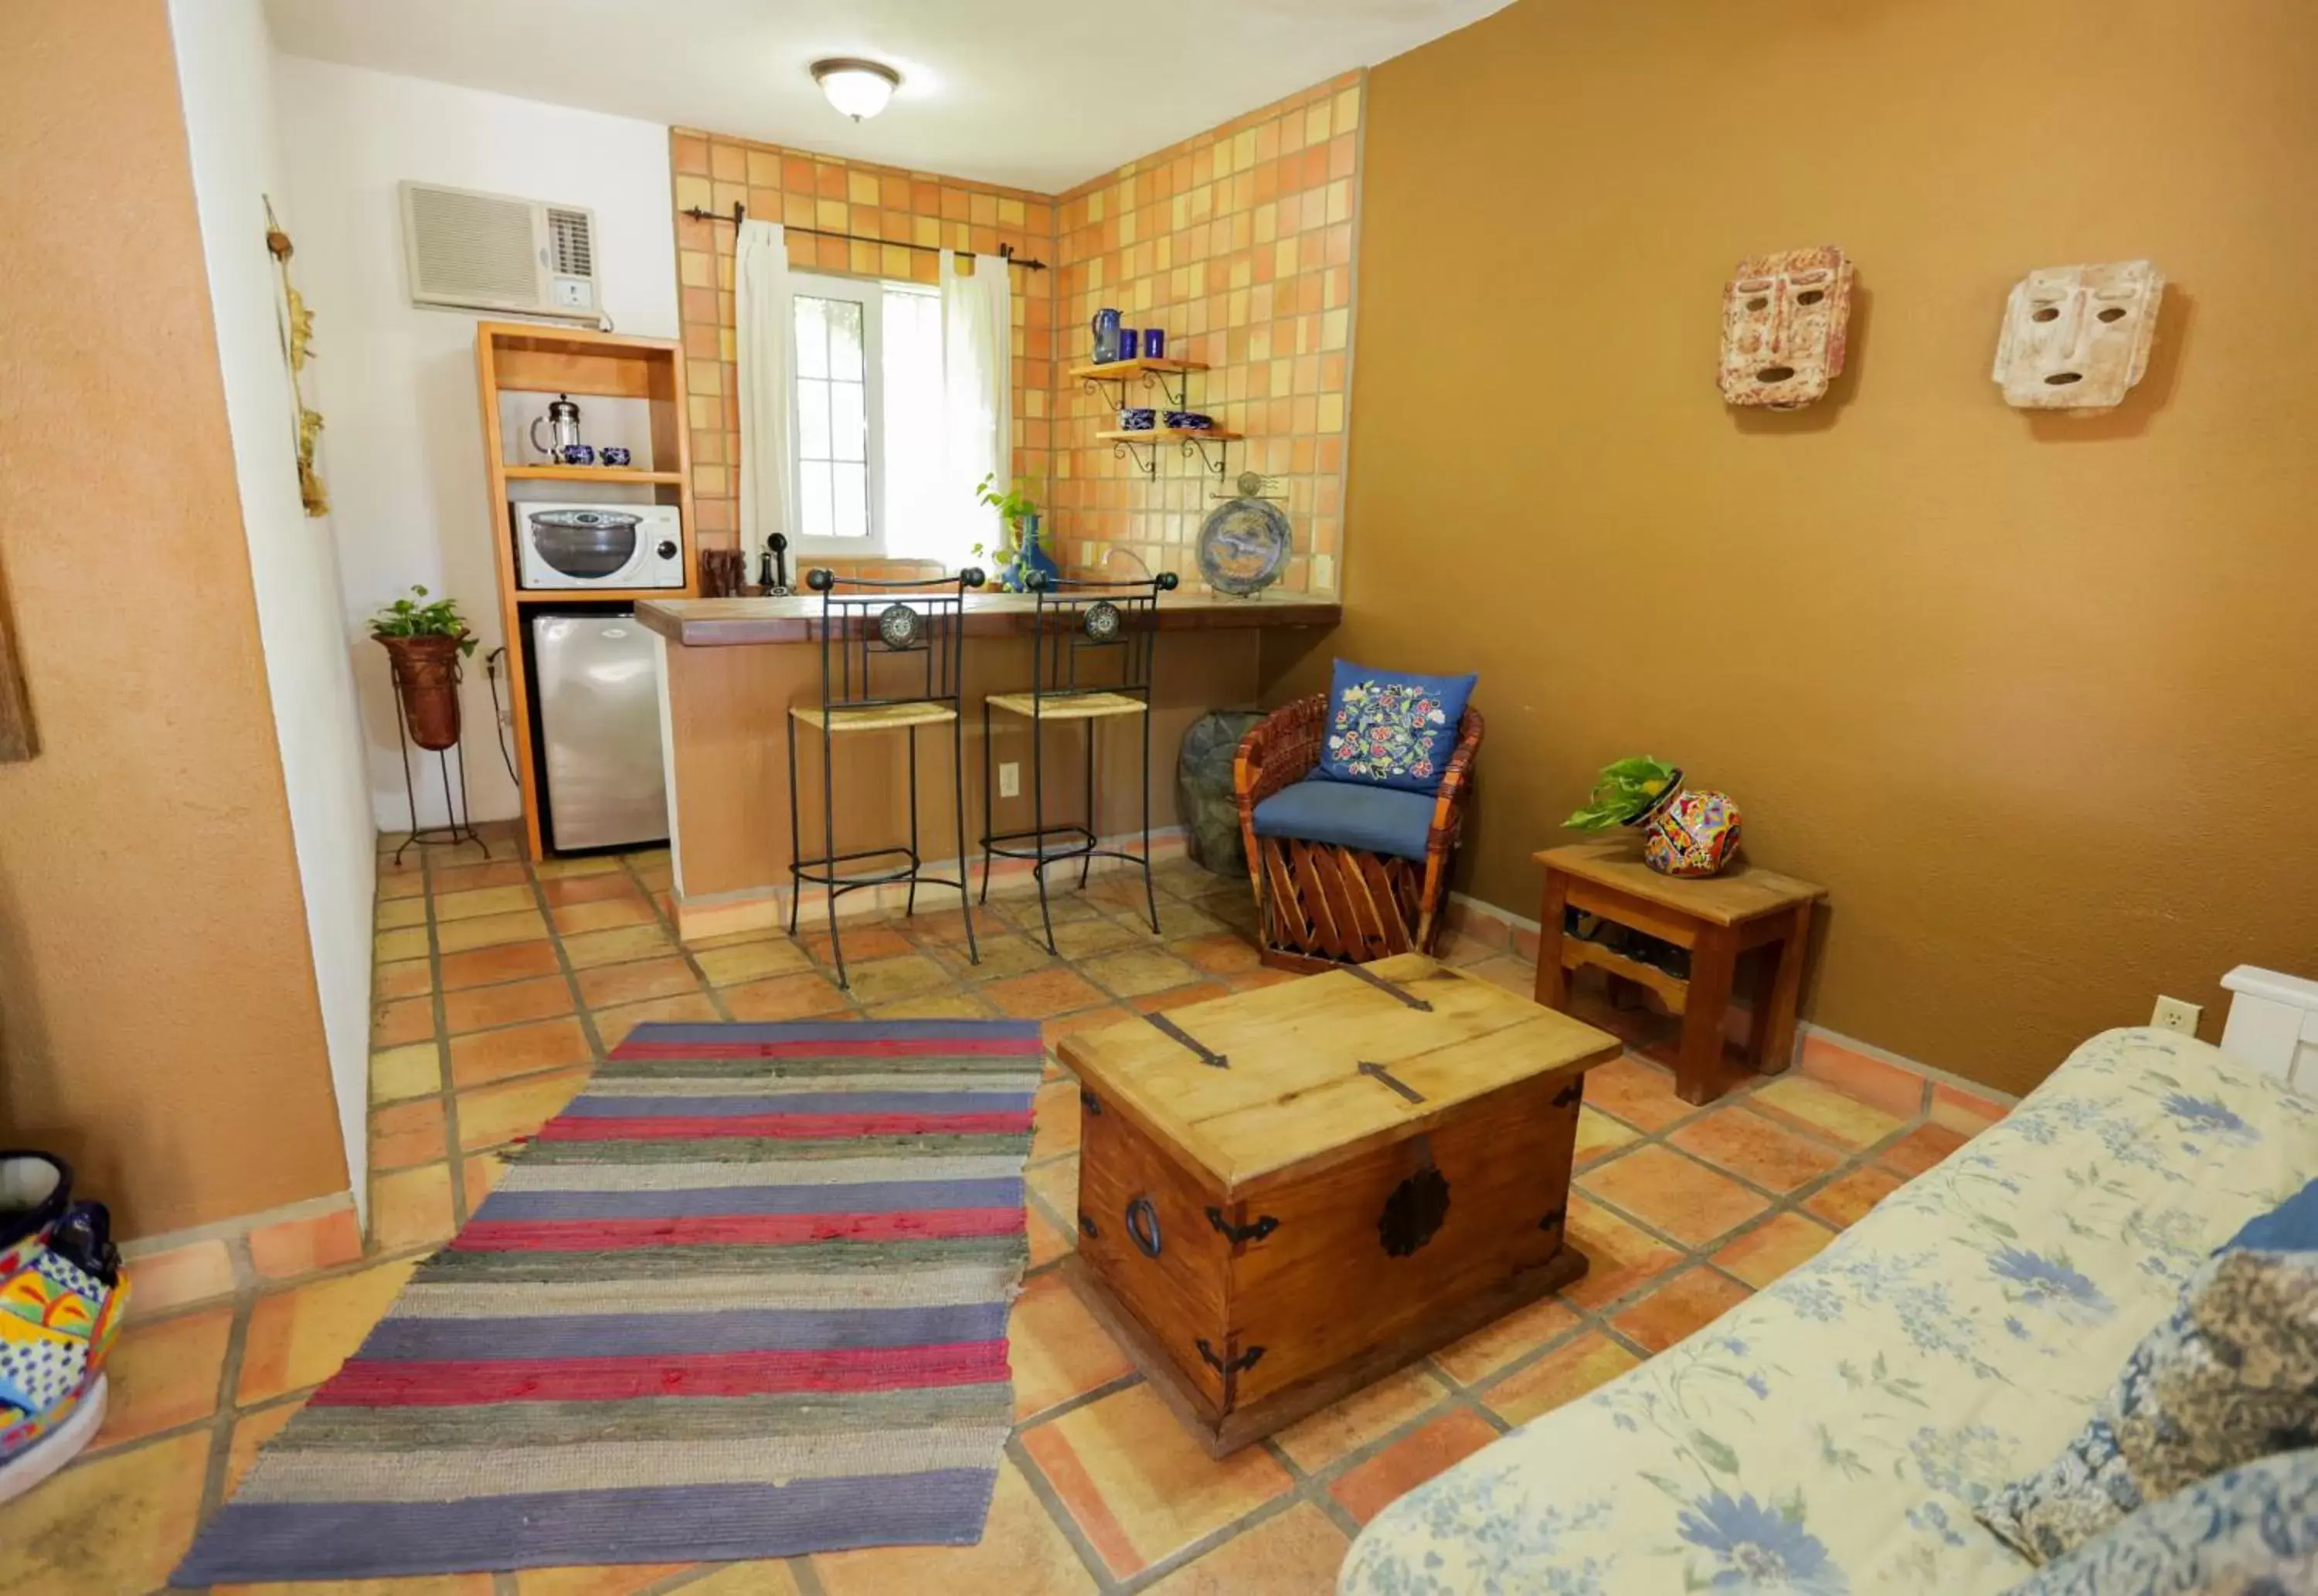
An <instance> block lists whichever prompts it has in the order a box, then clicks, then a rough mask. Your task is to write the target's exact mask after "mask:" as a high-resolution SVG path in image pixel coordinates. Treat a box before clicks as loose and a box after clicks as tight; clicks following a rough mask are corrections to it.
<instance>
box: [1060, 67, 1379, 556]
mask: <svg viewBox="0 0 2318 1596" xmlns="http://www.w3.org/2000/svg"><path fill="white" fill-rule="evenodd" d="M1365 76H1366V75H1365V74H1362V73H1351V74H1347V75H1346V76H1342V77H1338V78H1334V79H1332V80H1331V81H1329V82H1327V83H1324V84H1318V85H1314V86H1313V87H1311V88H1309V89H1307V90H1305V91H1304V92H1302V93H1300V94H1292V95H1290V96H1289V98H1287V99H1285V100H1282V101H1280V102H1279V103H1276V104H1272V105H1267V106H1265V107H1263V108H1262V110H1260V111H1254V112H1249V113H1248V114H1247V115H1245V116H1242V117H1238V118H1235V120H1233V121H1229V122H1226V123H1225V124H1224V125H1223V126H1222V127H1219V128H1215V129H1211V130H1208V131H1207V132H1205V133H1201V134H1199V136H1198V137H1197V138H1194V139H1186V140H1184V141H1183V142H1182V143H1181V144H1178V145H1175V146H1173V147H1172V148H1168V149H1163V150H1161V151H1159V152H1158V153H1157V154H1155V155H1152V156H1148V157H1145V158H1143V159H1141V160H1138V161H1134V162H1130V163H1129V164H1128V165H1127V166H1122V167H1120V168H1119V170H1118V171H1116V172H1112V173H1109V174H1107V175H1104V176H1101V177H1099V178H1096V179H1095V180H1093V181H1092V182H1091V183H1087V184H1082V185H1080V186H1079V187H1077V188H1075V189H1073V190H1072V191H1071V192H1070V193H1066V194H1065V195H1063V196H1062V197H1061V199H1060V200H1059V201H1058V202H1057V203H1056V234H1057V237H1056V256H1057V260H1056V265H1057V268H1058V272H1059V276H1060V282H1058V284H1057V291H1058V301H1057V304H1056V312H1055V325H1056V339H1057V340H1058V342H1059V345H1060V347H1061V352H1062V353H1061V357H1060V359H1059V361H1058V365H1059V367H1060V369H1061V371H1062V372H1064V373H1067V372H1068V370H1069V369H1070V367H1072V366H1073V365H1075V364H1078V363H1082V362H1083V361H1084V360H1086V359H1087V358H1088V357H1089V352H1090V348H1091V345H1092V334H1091V332H1090V331H1089V330H1088V324H1089V322H1090V320H1091V319H1092V317H1093V315H1094V313H1095V311H1096V310H1098V309H1101V308H1103V307H1106V306H1109V307H1115V308H1116V309H1119V312H1120V314H1121V318H1122V320H1123V321H1124V322H1125V323H1126V324H1127V325H1128V326H1130V327H1159V328H1161V329H1163V331H1164V332H1165V333H1166V335H1167V350H1168V353H1169V354H1171V355H1173V356H1176V357H1178V358H1183V359H1190V360H1199V361H1205V362H1206V363H1208V366H1209V367H1210V368H1211V369H1210V370H1208V372H1204V373H1199V374H1195V375H1193V376H1192V377H1191V379H1190V405H1189V408H1191V409H1194V410H1199V411H1204V412H1205V413H1207V414H1208V415H1210V416H1212V417H1215V419H1216V423H1217V426H1222V427H1224V428H1226V429H1227V430H1229V431H1233V432H1239V433H1244V434H1246V435H1247V442H1246V443H1245V444H1233V445H1232V446H1231V448H1230V451H1229V455H1228V462H1227V465H1226V471H1227V475H1226V478H1225V479H1224V480H1222V481H1221V482H1218V480H1217V478H1216V477H1214V476H1212V475H1208V474H1206V473H1204V472H1203V471H1201V469H1200V468H1201V466H1202V464H1203V463H1204V462H1203V461H1202V460H1200V459H1199V458H1185V457H1183V456H1181V454H1179V453H1176V452H1175V451H1173V450H1167V449H1163V450H1162V451H1161V453H1160V455H1159V463H1158V472H1157V475H1156V477H1155V478H1146V476H1145V475H1144V474H1143V472H1142V470H1141V468H1140V462H1138V461H1137V459H1136V458H1135V457H1134V454H1133V452H1131V451H1129V452H1127V453H1125V454H1123V455H1122V454H1121V453H1114V446H1113V445H1112V444H1106V443H1102V442H1101V441H1100V440H1099V439H1097V438H1096V436H1095V435H1096V434H1097V433H1099V432H1104V431H1109V430H1113V429H1115V428H1116V427H1117V426H1118V421H1117V417H1116V414H1115V411H1114V410H1113V408H1112V407H1113V404H1114V402H1115V397H1114V396H1115V394H1116V391H1117V390H1116V389H1114V388H1110V387H1106V388H1105V389H1103V390H1101V391H1100V392H1090V391H1088V390H1086V389H1085V387H1084V386H1083V385H1082V384H1081V383H1079V382H1076V381H1072V380H1071V379H1070V378H1069V377H1068V376H1067V375H1066V374H1065V375H1063V376H1062V378H1061V381H1060V383H1059V385H1058V387H1057V390H1056V402H1055V407H1054V417H1055V420H1054V426H1055V438H1054V444H1055V453H1054V461H1053V465H1052V470H1053V474H1054V480H1053V487H1052V497H1053V502H1054V509H1055V517H1054V518H1055V524H1056V527H1057V529H1058V530H1059V532H1060V533H1061V534H1062V536H1063V537H1064V539H1065V543H1066V548H1065V551H1064V552H1065V559H1066V563H1069V564H1072V565H1081V566H1085V565H1097V564H1101V563H1104V562H1106V561H1107V560H1110V556H1112V555H1113V554H1114V553H1117V554H1120V555H1131V556H1133V557H1134V560H1140V561H1141V562H1142V564H1143V565H1145V566H1146V567H1147V568H1148V569H1151V570H1154V571H1159V570H1172V571H1174V572H1176V573H1177V574H1179V575H1181V577H1182V578H1184V580H1185V581H1186V583H1187V584H1190V585H1191V586H1194V587H1196V586H1198V585H1199V581H1198V565H1197V561H1196V560H1194V558H1193V548H1194V545H1195V544H1196V542H1197V541H1198V538H1199V523H1200V522H1201V520H1202V519H1203V518H1204V517H1205V516H1207V514H1208V510H1209V509H1210V508H1211V507H1213V504H1214V502H1215V500H1214V498H1213V496H1214V494H1215V493H1216V492H1217V490H1218V489H1223V490H1226V491H1229V490H1230V489H1231V481H1230V479H1231V478H1233V477H1236V476H1237V475H1238V474H1239V473H1240V472H1241V471H1247V470H1253V471H1262V472H1263V473H1264V474H1265V475H1267V476H1271V477H1275V478H1277V479H1279V481H1278V483H1277V485H1276V487H1275V489H1274V491H1276V492H1279V493H1281V494H1284V495H1285V497H1286V498H1287V509H1288V515H1289V521H1290V522H1291V523H1292V525H1294V528H1295V534H1296V552H1295V555H1294V557H1293V559H1292V560H1290V562H1289V569H1288V572H1287V575H1286V577H1285V578H1284V579H1283V581H1282V584H1281V585H1282V586H1283V587H1289V588H1292V589H1299V590H1307V591H1334V589H1335V588H1336V587H1337V586H1338V581H1339V575H1340V571H1341V561H1342V559H1343V489H1344V439H1345V429H1346V426H1347V424H1348V420H1349V417H1348V410H1349V406H1348V402H1347V401H1348V396H1349V394H1350V392H1351V390H1350V387H1349V382H1350V368H1351V354H1352V351H1351V347H1350V340H1351V327H1352V253H1353V248H1352V247H1353V237H1354V234H1353V228H1354V213H1355V211H1356V209H1357V203H1358V195H1359V188H1360V183H1359V166H1360V123H1361V103H1362V99H1363V94H1364V88H1365ZM1127 402H1128V404H1130V405H1137V404H1147V405H1151V406H1154V407H1156V408H1166V401H1165V399H1163V398H1162V397H1161V396H1160V395H1159V394H1158V393H1157V392H1155V391H1154V392H1151V393H1149V394H1148V395H1144V394H1140V393H1138V392H1137V390H1132V389H1130V390H1128V395H1127ZM1119 447H1120V448H1121V449H1124V446H1123V445H1121V446H1119ZM1119 563H1121V564H1124V565H1126V566H1127V568H1128V569H1133V568H1134V562H1133V560H1121V561H1119Z"/></svg>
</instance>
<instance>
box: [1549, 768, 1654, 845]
mask: <svg viewBox="0 0 2318 1596" xmlns="http://www.w3.org/2000/svg"><path fill="white" fill-rule="evenodd" d="M1681 779H1682V771H1681V768H1680V767H1677V766H1673V765H1669V764H1667V762H1666V761H1665V760H1663V759H1653V758H1650V757H1649V755H1647V754H1642V755H1638V756H1636V757H1634V758H1628V759H1617V760H1613V761H1612V762H1611V763H1610V764H1607V765H1604V767H1602V774H1601V775H1600V776H1596V777H1595V780H1594V791H1593V793H1592V794H1590V795H1589V796H1588V797H1587V799H1586V807H1585V808H1583V809H1581V810H1579V811H1577V813H1576V814H1573V815H1571V816H1570V817H1569V818H1568V820H1564V821H1562V822H1561V823H1562V824H1563V825H1565V826H1568V827H1569V828H1570V829H1572V830H1576V831H1606V830H1608V829H1610V828H1611V827H1613V826H1622V825H1625V824H1627V823H1628V822H1630V821H1631V820H1637V819H1639V818H1640V816H1641V815H1642V814H1643V813H1644V811H1647V810H1649V807H1650V805H1652V804H1653V803H1656V802H1658V799H1659V798H1660V797H1661V796H1663V795H1664V794H1665V793H1666V790H1667V788H1668V787H1670V786H1672V785H1674V784H1675V783H1676V782H1678V781H1680V780H1681Z"/></svg>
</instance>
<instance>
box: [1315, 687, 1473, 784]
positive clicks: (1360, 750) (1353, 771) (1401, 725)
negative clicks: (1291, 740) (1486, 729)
mask: <svg viewBox="0 0 2318 1596" xmlns="http://www.w3.org/2000/svg"><path fill="white" fill-rule="evenodd" d="M1480 679H1481V678H1480V677H1478V676H1414V675H1411V674H1410V673H1408V672H1406V671H1399V670H1370V668H1368V667H1366V666H1364V665H1354V664H1352V662H1351V661H1349V660H1344V659H1339V660H1337V661H1336V671H1335V675H1334V677H1333V678H1332V679H1331V680H1330V682H1329V685H1328V726H1327V731H1326V732H1325V735H1324V736H1323V737H1322V739H1321V742H1320V774H1321V775H1322V776H1325V777H1327V778H1328V779H1329V780H1331V781H1340V782H1368V783H1370V784H1371V785H1376V786H1379V787H1399V788H1402V789H1404V790H1406V791H1408V792H1412V793H1432V792H1437V791H1439V790H1440V786H1441V776H1442V771H1444V770H1445V769H1447V768H1448V765H1449V756H1450V755H1451V754H1452V753H1454V752H1456V749H1457V726H1458V722H1460V721H1462V720H1463V719H1464V718H1465V700H1467V699H1468V698H1469V697H1471V696H1472V695H1473V684H1474V683H1475V682H1478V681H1479V680H1480Z"/></svg>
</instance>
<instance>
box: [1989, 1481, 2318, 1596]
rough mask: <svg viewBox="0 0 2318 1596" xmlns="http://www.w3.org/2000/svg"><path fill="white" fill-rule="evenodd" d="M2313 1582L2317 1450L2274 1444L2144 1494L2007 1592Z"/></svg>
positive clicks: (2240, 1587)
mask: <svg viewBox="0 0 2318 1596" xmlns="http://www.w3.org/2000/svg"><path fill="white" fill-rule="evenodd" d="M2314 1590H2318V1451H2309V1450H2305V1451H2298V1452H2281V1453H2278V1455H2276V1456H2275V1457H2265V1458H2263V1459H2262V1460H2261V1461H2260V1462H2259V1463H2253V1464H2250V1465H2248V1466H2245V1467H2243V1468H2234V1469H2231V1470H2229V1471H2228V1472H2227V1473H2224V1474H2219V1475H2215V1476H2214V1477H2213V1478H2211V1479H2206V1480H2200V1481H2198V1482H2197V1484H2194V1485H2191V1486H2189V1487H2188V1489H2187V1490H2184V1491H2181V1492H2179V1493H2176V1494H2174V1495H2171V1496H2168V1497H2166V1498H2165V1499H2164V1500H2163V1501H2161V1502H2152V1503H2151V1504H2150V1505H2149V1506H2147V1507H2144V1508H2143V1509H2141V1510H2140V1511H2138V1512H2136V1513H2134V1515H2133V1516H2132V1517H2131V1518H2128V1519H2126V1520H2124V1521H2123V1522H2121V1523H2119V1524H2118V1525H2117V1526H2116V1528H2115V1529H2111V1530H2109V1531H2107V1533H2106V1534H2103V1535H2098V1536H2096V1537H2095V1538H2092V1539H2091V1540H2089V1541H2087V1542H2086V1543H2085V1544H2084V1545H2083V1546H2081V1547H2078V1548H2077V1550H2075V1551H2073V1552H2071V1553H2070V1554H2069V1555H2068V1556H2065V1557H2063V1558H2062V1559H2061V1560H2060V1561H2059V1562H2057V1563H2052V1564H2048V1565H2045V1566H2044V1568H2043V1569H2041V1570H2039V1571H2038V1572H2037V1574H2035V1577H2034V1578H2031V1579H2029V1580H2027V1581H2026V1582H2025V1583H2021V1584H2018V1585H2016V1586H2014V1587H2013V1590H2012V1593H2011V1596H2287V1592H2294V1591H2314Z"/></svg>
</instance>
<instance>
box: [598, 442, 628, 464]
mask: <svg viewBox="0 0 2318 1596" xmlns="http://www.w3.org/2000/svg"><path fill="white" fill-rule="evenodd" d="M634 458H635V456H633V454H630V453H628V452H627V451H626V450H625V449H624V448H622V447H621V446H620V445H619V444H605V445H604V446H603V447H602V448H600V449H598V450H597V451H596V459H597V462H599V463H601V464H604V465H625V464H627V463H628V462H629V461H631V460H633V459H634Z"/></svg>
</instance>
